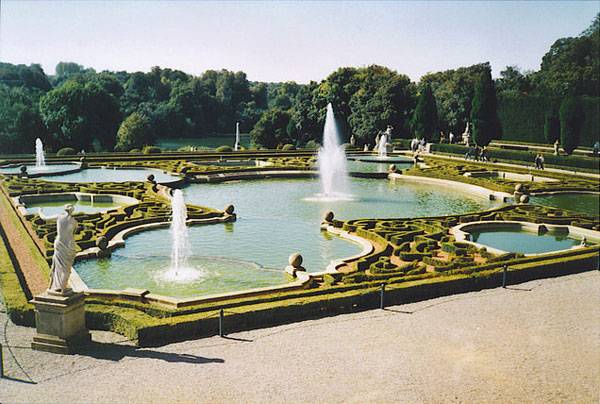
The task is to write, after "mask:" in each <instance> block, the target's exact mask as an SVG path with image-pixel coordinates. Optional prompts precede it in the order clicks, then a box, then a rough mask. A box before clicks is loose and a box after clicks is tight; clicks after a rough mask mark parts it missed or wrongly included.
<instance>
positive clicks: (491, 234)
mask: <svg viewBox="0 0 600 404" xmlns="http://www.w3.org/2000/svg"><path fill="white" fill-rule="evenodd" d="M469 233H470V234H471V241H474V242H476V243H479V244H483V245H487V246H490V247H494V248H498V249H500V250H503V251H507V252H515V253H523V254H541V253H546V252H550V251H559V250H566V249H569V248H571V247H573V246H576V245H579V243H580V241H579V240H575V239H572V238H569V237H568V236H567V235H566V234H556V233H544V234H539V235H538V234H535V233H531V232H527V231H520V230H514V231H510V230H485V231H483V232H477V231H470V232H469Z"/></svg>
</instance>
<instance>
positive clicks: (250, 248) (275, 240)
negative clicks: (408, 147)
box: [75, 178, 497, 297]
mask: <svg viewBox="0 0 600 404" xmlns="http://www.w3.org/2000/svg"><path fill="white" fill-rule="evenodd" d="M349 185H350V191H351V193H352V195H353V200H350V201H337V202H327V201H320V200H319V199H318V198H315V195H317V194H319V193H320V184H319V181H318V180H314V179H293V180H290V179H285V180H284V179H281V180H273V179H271V180H257V181H232V182H228V183H221V184H192V185H190V186H188V187H187V188H185V189H184V192H185V198H186V202H187V203H189V204H196V205H203V206H210V207H214V208H219V209H222V208H224V207H225V206H227V205H228V204H233V205H235V208H236V213H237V215H238V219H237V221H236V222H235V223H227V224H215V225H209V226H192V227H190V229H189V238H190V240H191V244H192V253H193V258H192V261H191V264H192V265H193V266H194V267H195V268H197V269H199V270H201V271H202V272H203V274H204V276H202V277H200V279H198V280H197V281H194V282H193V283H190V284H176V283H169V282H164V281H162V280H161V277H160V274H161V273H162V272H163V271H165V270H167V268H168V266H169V262H170V251H171V250H170V249H171V245H170V242H167V241H166V240H170V236H169V233H168V232H169V230H168V229H158V230H152V231H148V232H143V233H139V234H136V235H133V236H131V237H130V238H128V239H127V241H126V246H125V247H124V248H121V249H118V250H116V251H114V253H113V257H112V258H111V259H110V260H87V261H81V262H78V263H77V264H76V266H75V269H76V271H77V272H78V273H79V274H80V276H81V278H82V279H83V280H84V281H85V282H86V284H87V285H88V287H90V288H107V289H122V288H125V287H135V288H145V289H149V290H150V291H152V292H153V293H159V294H165V295H172V296H178V297H185V296H192V295H203V294H213V293H221V292H232V291H238V290H243V289H247V288H254V287H262V286H269V285H279V284H282V283H284V282H285V281H286V279H287V278H286V277H285V275H284V273H283V268H284V267H285V266H286V265H287V260H288V256H289V255H290V254H291V253H293V252H300V253H301V254H302V255H303V257H304V263H303V266H304V267H305V268H306V269H307V271H309V272H319V271H323V270H324V269H325V268H326V267H327V265H328V264H329V262H330V261H331V260H333V259H337V258H344V257H347V256H351V255H354V254H357V253H359V252H360V251H361V248H360V246H358V245H356V244H354V243H352V242H348V241H346V240H343V239H341V238H339V237H337V236H332V235H331V234H328V233H324V232H321V231H320V230H319V224H320V222H321V220H322V218H323V216H324V214H325V213H326V212H327V211H329V210H332V211H333V212H335V215H336V218H339V219H356V218H363V217H365V218H367V217H369V218H373V217H380V218H383V217H415V216H433V215H445V214H452V213H466V212H472V211H478V210H484V209H490V208H492V207H494V206H497V205H493V202H490V201H488V200H485V199H482V198H478V197H474V196H470V195H467V194H463V193H460V192H457V190H456V189H453V188H452V187H440V186H439V185H435V186H432V185H425V184H417V183H412V182H406V183H405V182H401V181H397V182H394V181H388V180H372V179H359V178H351V179H350V184H349Z"/></svg>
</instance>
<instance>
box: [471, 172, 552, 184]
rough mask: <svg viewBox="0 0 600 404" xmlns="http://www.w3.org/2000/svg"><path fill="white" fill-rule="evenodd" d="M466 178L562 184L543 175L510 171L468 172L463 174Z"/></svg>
mask: <svg viewBox="0 0 600 404" xmlns="http://www.w3.org/2000/svg"><path fill="white" fill-rule="evenodd" d="M463 175H464V176H465V177H471V178H502V179H507V180H510V181H521V182H560V180H559V179H557V178H551V177H544V176H541V175H535V174H533V173H530V174H520V173H513V172H510V171H496V170H494V171H468V172H466V173H464V174H463Z"/></svg>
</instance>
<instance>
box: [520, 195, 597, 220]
mask: <svg viewBox="0 0 600 404" xmlns="http://www.w3.org/2000/svg"><path fill="white" fill-rule="evenodd" d="M531 203H535V204H536V205H544V206H550V207H553V208H560V209H566V210H572V211H575V212H579V213H585V214H588V215H592V216H600V194H557V195H546V196H532V197H531Z"/></svg>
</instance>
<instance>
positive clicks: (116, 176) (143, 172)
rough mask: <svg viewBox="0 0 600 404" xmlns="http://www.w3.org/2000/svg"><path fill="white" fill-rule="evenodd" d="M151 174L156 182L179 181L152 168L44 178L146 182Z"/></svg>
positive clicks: (110, 169) (55, 180)
mask: <svg viewBox="0 0 600 404" xmlns="http://www.w3.org/2000/svg"><path fill="white" fill-rule="evenodd" d="M150 174H152V175H154V179H155V181H156V182H171V181H176V180H178V179H179V177H177V176H173V175H170V174H165V173H163V172H162V171H160V170H154V169H150V168H144V169H129V168H118V169H113V168H88V169H85V170H81V171H78V172H76V173H72V174H65V175H53V176H51V177H42V178H43V179H44V180H46V181H52V182H127V181H142V182H143V181H146V178H147V177H148V175H150Z"/></svg>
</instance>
